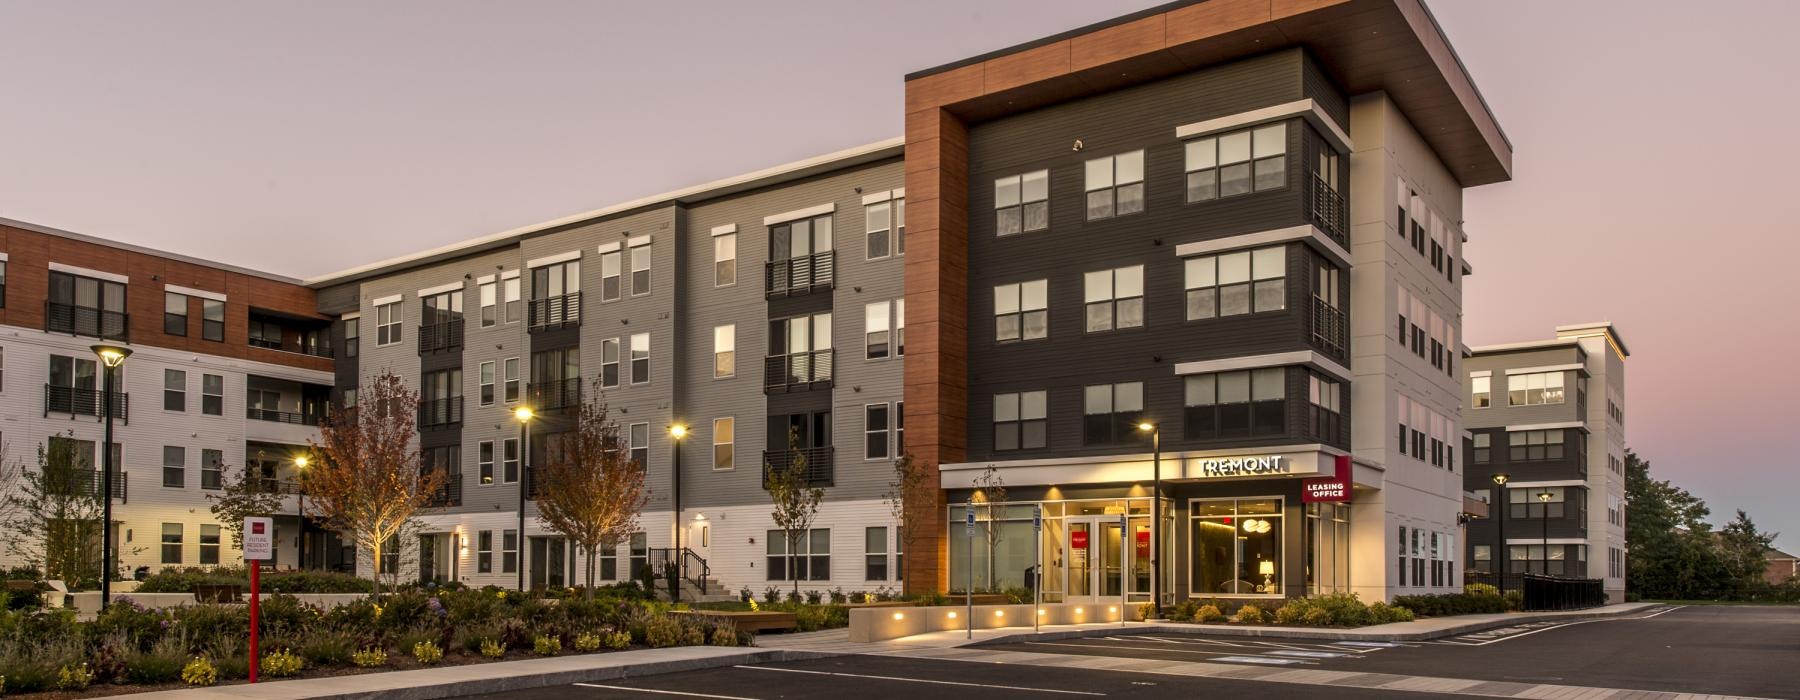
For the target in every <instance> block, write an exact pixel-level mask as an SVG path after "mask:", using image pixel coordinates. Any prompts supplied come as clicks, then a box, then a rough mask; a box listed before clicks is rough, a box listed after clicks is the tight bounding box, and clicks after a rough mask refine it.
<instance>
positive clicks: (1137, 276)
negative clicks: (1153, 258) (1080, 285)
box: [1084, 265, 1144, 333]
mask: <svg viewBox="0 0 1800 700" xmlns="http://www.w3.org/2000/svg"><path fill="white" fill-rule="evenodd" d="M1084 291H1085V301H1086V304H1087V330H1088V332H1089V333H1095V332H1099V331H1110V330H1113V329H1114V328H1137V327H1139V326H1142V325H1144V266H1143V265H1133V266H1131V267H1121V268H1118V269H1115V270H1100V271H1098V272H1089V273H1087V275H1086V277H1085V280H1084Z"/></svg>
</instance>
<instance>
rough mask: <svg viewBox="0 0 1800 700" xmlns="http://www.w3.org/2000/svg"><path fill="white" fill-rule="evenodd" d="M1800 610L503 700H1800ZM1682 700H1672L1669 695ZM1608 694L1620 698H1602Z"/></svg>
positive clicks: (711, 675)
mask: <svg viewBox="0 0 1800 700" xmlns="http://www.w3.org/2000/svg"><path fill="white" fill-rule="evenodd" d="M1796 662H1800V607H1793V606H1788V607H1749V606H1687V607H1668V606H1666V607H1660V608H1655V609H1650V610H1646V611H1644V612H1642V613H1639V614H1635V615H1632V616H1630V617H1626V618H1619V619H1603V620H1577V621H1568V622H1554V623H1531V624H1522V625H1518V626H1514V627H1507V628H1500V629H1496V630H1488V631H1483V632H1477V633H1470V634H1465V635H1460V636H1456V637H1449V638H1445V639H1439V640H1433V641H1429V642H1355V641H1326V640H1300V639H1281V638H1249V637H1241V636H1227V635H1219V634H1211V635H1209V634H1204V633H1202V634H1193V635H1189V634H1124V635H1118V636H1111V637H1092V638H1076V639H1061V640H1041V641H1014V642H1006V643H994V644H983V645H977V646H973V647H964V648H951V649H924V650H912V651H904V652H896V653H893V654H887V655H876V656H844V657H836V658H828V659H819V660H813V661H804V662H791V663H779V664H762V665H756V666H736V667H730V668H721V669H713V670H708V671H698V672H690V673H680V674H666V675H661V676H647V677H643V678H631V679H624V680H618V681H609V682H604V683H593V684H583V685H577V686H573V687H571V686H561V687H555V688H545V689H539V690H530V691H518V692H514V693H507V694H498V695H494V696H490V697H495V698H502V697H504V698H515V699H523V698H557V699H558V700H573V699H585V698H645V697H652V696H681V697H712V698H737V699H757V700H761V699H764V698H815V697H816V698H843V697H857V698H902V697H916V696H918V695H919V694H921V693H947V692H948V693H958V694H961V695H965V696H971V697H1028V696H1029V697H1063V698H1078V697H1098V696H1115V695H1116V696H1132V697H1191V696H1193V695H1195V694H1197V693H1202V692H1204V693H1215V694H1217V693H1223V694H1226V696H1227V697H1243V696H1249V695H1251V694H1255V696H1257V697H1276V698H1287V697H1291V698H1326V697H1330V698H1365V697H1366V698H1376V697H1394V696H1395V695H1396V694H1399V693H1404V696H1405V697H1453V696H1458V697H1467V696H1488V697H1518V696H1523V697H1561V696H1571V695H1580V694H1582V693H1581V691H1582V690H1583V689H1598V690H1600V691H1604V690H1616V691H1644V692H1642V693H1613V694H1611V697H1671V698H1672V697H1675V694H1684V693H1693V694H1699V695H1723V696H1741V697H1761V698H1800V663H1796ZM1665 693H1666V694H1668V695H1662V694H1665ZM1596 695H1605V693H1596Z"/></svg>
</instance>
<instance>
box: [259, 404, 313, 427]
mask: <svg viewBox="0 0 1800 700" xmlns="http://www.w3.org/2000/svg"><path fill="white" fill-rule="evenodd" d="M244 413H245V416H244V417H246V418H249V419H250V420H262V421H268V422H270V423H292V424H294V425H313V426H316V425H318V424H319V416H318V415H309V414H305V413H289V412H287V411H272V410H269V409H266V408H251V409H248V410H246V411H245V412H244Z"/></svg>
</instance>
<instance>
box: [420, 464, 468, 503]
mask: <svg viewBox="0 0 1800 700" xmlns="http://www.w3.org/2000/svg"><path fill="white" fill-rule="evenodd" d="M460 505H462V473H461V472H446V473H445V474H444V483H441V484H438V487H437V488H436V489H435V490H433V491H432V492H431V493H430V494H427V495H426V496H425V507H427V508H454V507H456V506H460Z"/></svg>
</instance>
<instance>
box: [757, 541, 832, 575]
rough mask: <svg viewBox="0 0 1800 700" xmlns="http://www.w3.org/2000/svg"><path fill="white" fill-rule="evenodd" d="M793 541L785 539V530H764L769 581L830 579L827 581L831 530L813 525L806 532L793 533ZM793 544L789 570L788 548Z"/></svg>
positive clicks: (829, 563) (829, 564) (829, 573)
mask: <svg viewBox="0 0 1800 700" xmlns="http://www.w3.org/2000/svg"><path fill="white" fill-rule="evenodd" d="M794 534H795V537H794V539H795V541H793V542H789V541H788V532H787V531H786V530H770V531H768V532H767V533H766V535H767V538H766V542H767V547H766V549H765V551H766V552H767V553H768V561H767V562H766V564H765V565H766V566H767V567H768V568H767V571H768V572H769V580H770V581H795V580H798V581H830V580H831V530H829V529H825V528H817V529H814V530H811V531H808V532H797V533H794ZM789 545H792V546H793V562H792V563H793V569H792V570H791V571H790V570H789V568H788V564H789V561H788V554H789V552H788V547H789Z"/></svg>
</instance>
